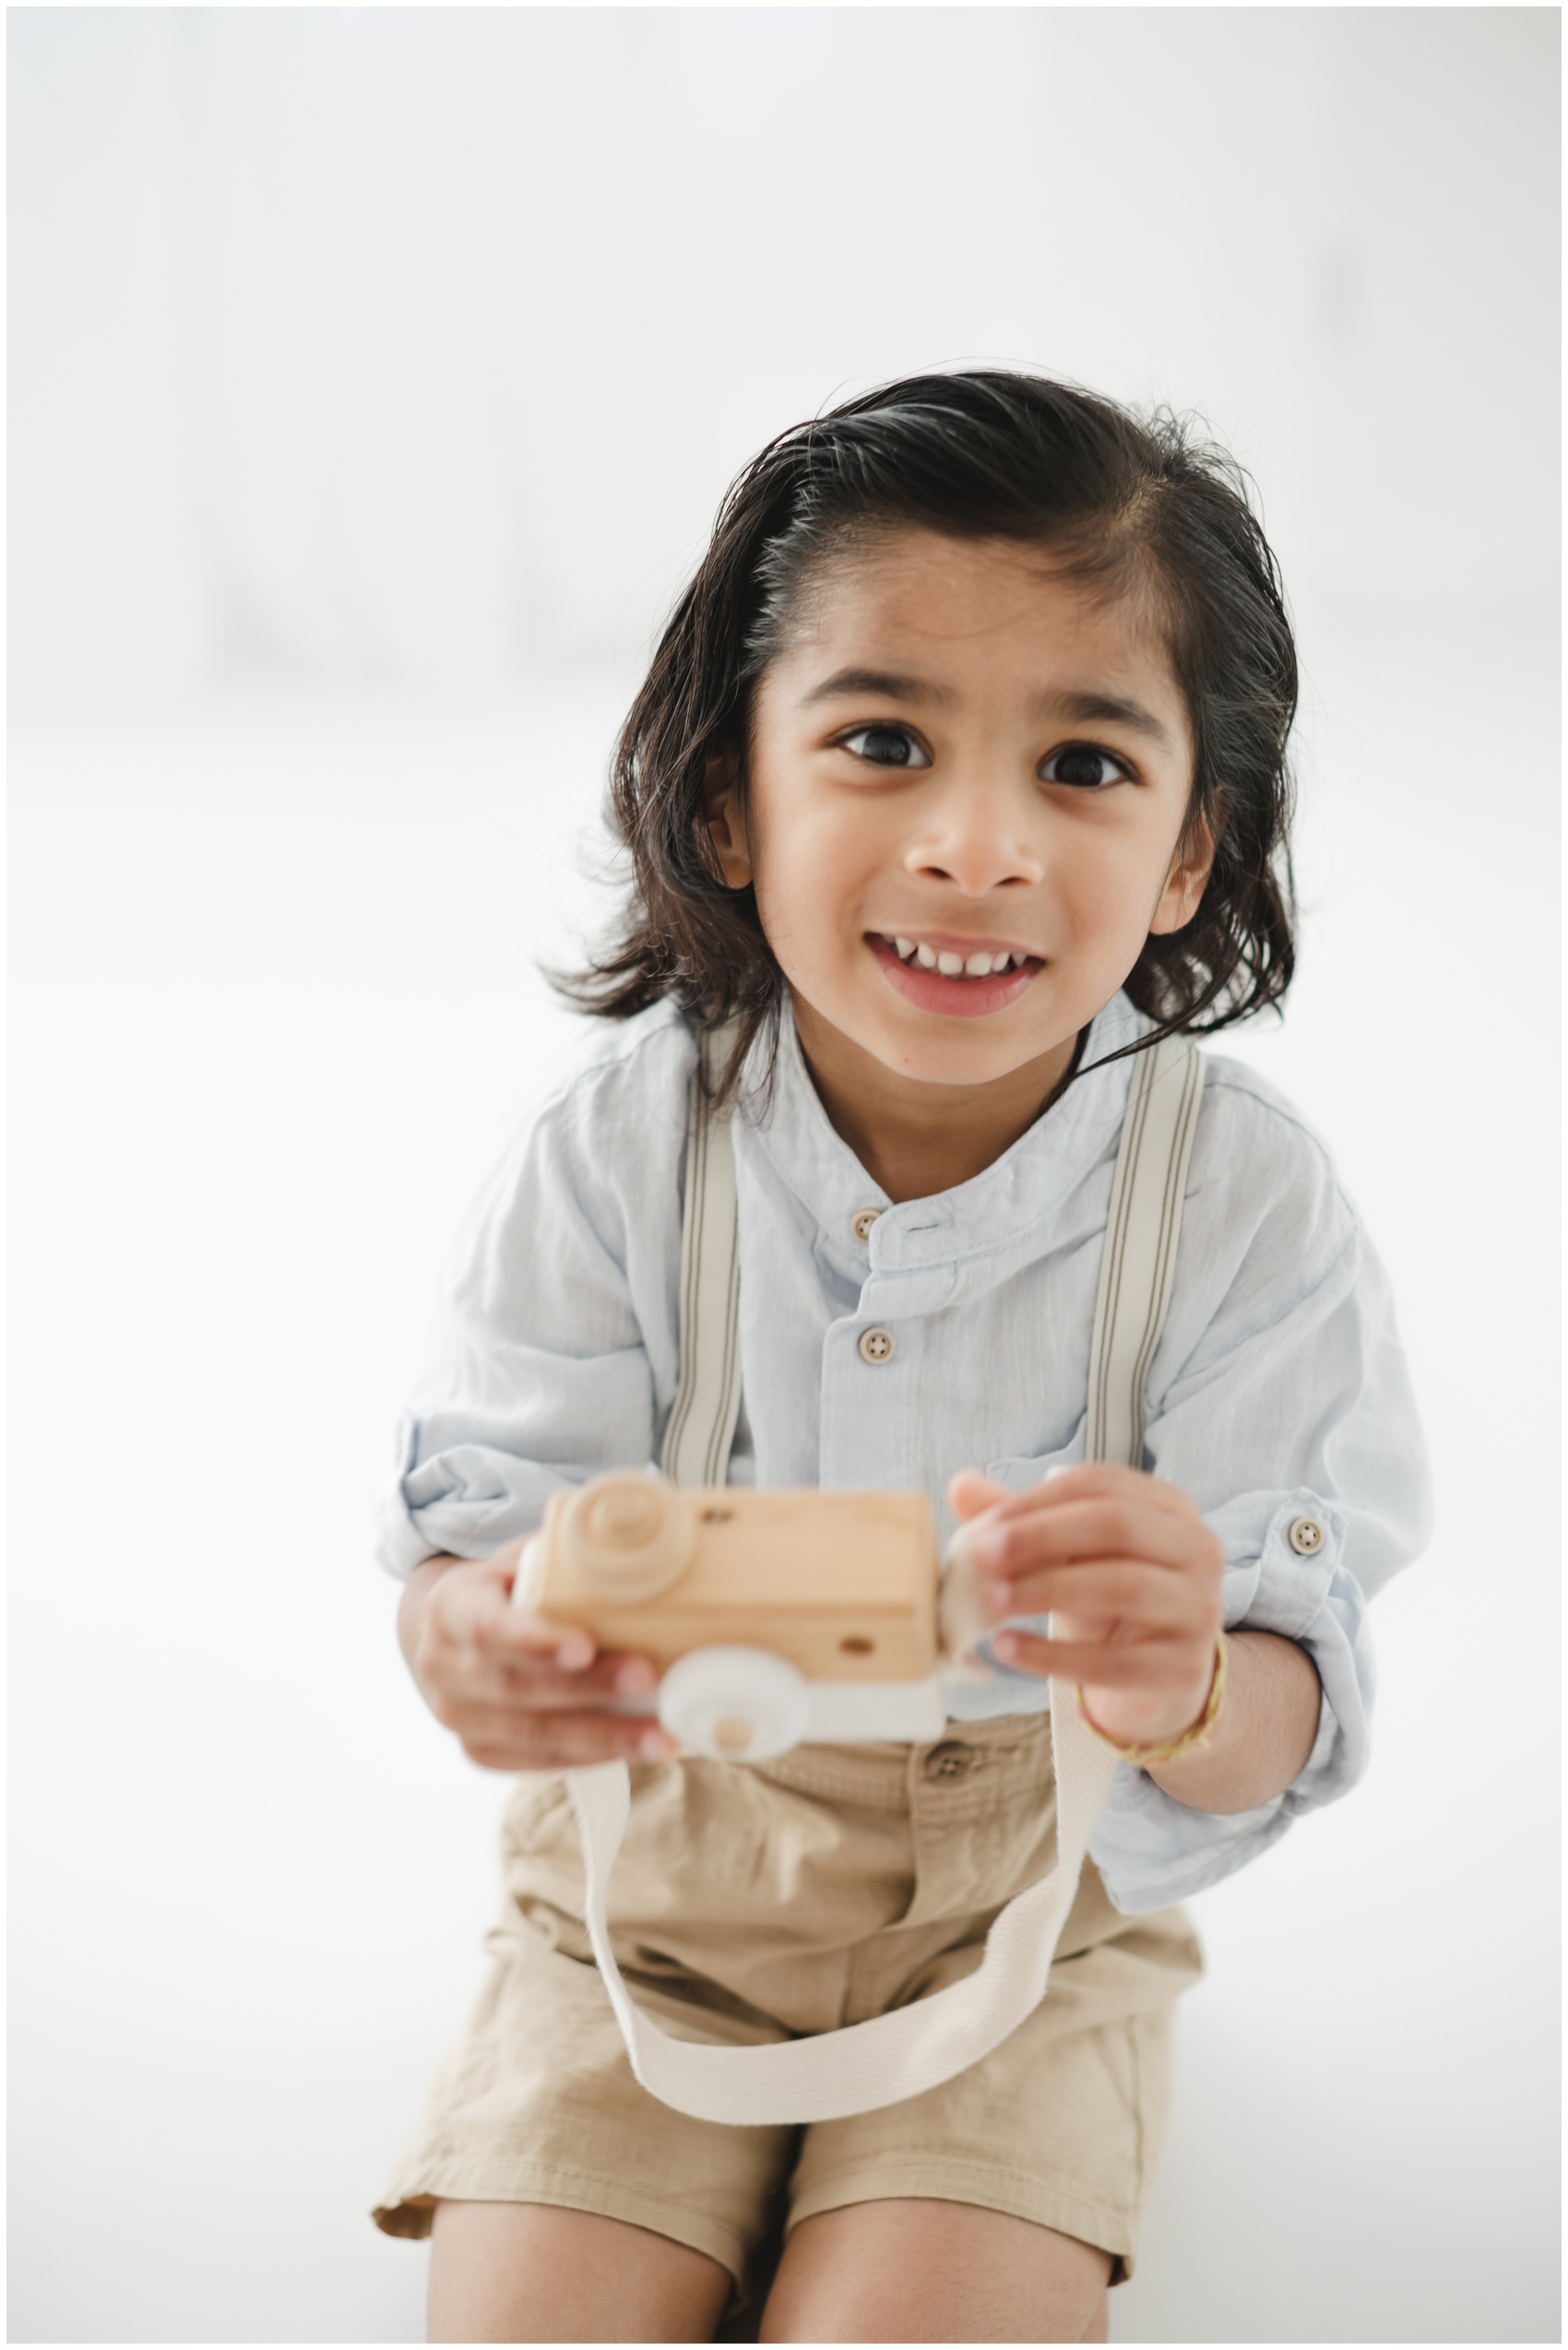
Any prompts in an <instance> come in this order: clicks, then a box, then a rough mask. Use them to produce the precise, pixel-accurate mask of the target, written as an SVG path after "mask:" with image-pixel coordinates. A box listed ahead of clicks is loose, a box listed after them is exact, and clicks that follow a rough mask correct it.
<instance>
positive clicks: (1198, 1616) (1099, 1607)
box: [947, 1462, 1225, 1745]
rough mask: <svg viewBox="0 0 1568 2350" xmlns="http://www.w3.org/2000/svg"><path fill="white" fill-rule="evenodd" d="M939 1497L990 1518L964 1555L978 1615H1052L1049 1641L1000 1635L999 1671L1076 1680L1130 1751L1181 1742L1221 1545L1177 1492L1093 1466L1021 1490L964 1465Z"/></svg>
mask: <svg viewBox="0 0 1568 2350" xmlns="http://www.w3.org/2000/svg"><path fill="white" fill-rule="evenodd" d="M947 1498H948V1500H949V1501H951V1503H952V1505H953V1507H954V1509H955V1510H956V1513H957V1514H958V1516H959V1517H961V1518H964V1519H975V1518H980V1517H983V1518H984V1521H985V1523H984V1524H983V1525H977V1526H976V1527H975V1529H974V1531H973V1533H972V1534H971V1535H970V1536H969V1537H968V1540H967V1545H966V1547H967V1549H968V1555H969V1558H970V1560H971V1561H972V1562H973V1565H974V1568H975V1570H976V1571H977V1579H978V1581H979V1584H980V1606H981V1608H982V1609H983V1612H984V1614H985V1615H986V1617H987V1618H988V1619H989V1620H991V1621H992V1622H993V1623H995V1622H999V1621H1001V1620H1004V1619H1005V1618H1006V1617H1009V1616H1043V1615H1046V1614H1049V1615H1050V1616H1051V1632H1052V1633H1053V1635H1054V1637H1053V1638H1052V1639H1051V1640H1039V1639H1037V1638H1035V1637H1034V1636H1033V1635H1031V1634H1030V1633H1028V1632H998V1633H997V1634H996V1636H995V1640H994V1643H993V1644H994V1647H995V1650H996V1654H997V1655H998V1656H999V1657H1001V1658H1002V1660H1003V1661H1004V1663H1005V1664H1008V1665H1012V1666H1014V1667H1015V1668H1016V1669H1017V1670H1019V1671H1021V1672H1026V1673H1039V1674H1040V1675H1042V1676H1045V1675H1051V1676H1054V1678H1056V1679H1059V1680H1064V1681H1073V1682H1077V1683H1078V1684H1080V1685H1081V1687H1082V1689H1083V1693H1084V1704H1085V1707H1086V1708H1087V1712H1088V1714H1089V1715H1090V1717H1091V1719H1092V1720H1093V1721H1094V1722H1095V1723H1096V1725H1097V1726H1098V1727H1099V1728H1100V1729H1102V1730H1104V1731H1105V1732H1106V1733H1107V1734H1108V1735H1109V1736H1110V1737H1111V1738H1113V1739H1120V1740H1122V1741H1123V1742H1124V1743H1127V1744H1129V1745H1130V1744H1134V1743H1138V1744H1148V1745H1156V1744H1159V1743H1162V1742H1163V1741H1164V1740H1166V1739H1174V1738H1179V1737H1180V1736H1181V1734H1182V1731H1183V1730H1185V1729H1186V1728H1188V1727H1190V1725H1191V1724H1192V1723H1194V1722H1195V1721H1196V1720H1197V1718H1198V1716H1199V1715H1200V1714H1201V1713H1202V1712H1203V1709H1204V1706H1205V1704H1206V1701H1207V1698H1208V1692H1209V1684H1210V1682H1211V1681H1212V1679H1213V1677H1214V1669H1215V1644H1216V1639H1217V1636H1218V1632H1219V1631H1220V1628H1221V1617H1220V1606H1219V1585H1220V1577H1221V1575H1222V1573H1223V1572H1224V1567H1225V1550H1224V1546H1223V1545H1222V1543H1221V1542H1220V1540H1219V1537H1218V1535H1215V1534H1213V1533H1211V1532H1210V1530H1209V1528H1208V1527H1207V1526H1206V1525H1205V1524H1204V1522H1203V1519H1202V1518H1201V1517H1200V1516H1199V1514H1198V1511H1197V1507H1196V1504H1195V1503H1194V1502H1193V1501H1191V1500H1189V1498H1188V1496H1187V1495H1186V1494H1185V1493H1183V1492H1182V1491H1181V1490H1180V1489H1179V1488H1178V1487H1176V1486H1174V1485H1164V1484H1161V1482H1160V1481H1159V1479H1158V1478H1153V1477H1148V1476H1146V1474H1145V1473H1144V1472H1143V1471H1142V1470H1141V1469H1130V1468H1117V1467H1112V1466H1110V1465H1109V1464H1107V1463H1103V1462H1100V1463H1094V1464H1091V1465H1088V1466H1084V1467H1082V1468H1075V1469H1067V1470H1065V1471H1063V1473H1062V1474H1060V1475H1058V1476H1055V1477H1051V1478H1046V1479H1045V1480H1044V1481H1043V1482H1042V1483H1041V1484H1039V1485H1036V1486H1032V1487H1031V1488H1030V1489H1029V1490H1028V1492H1026V1493H1015V1492H1013V1491H1012V1490H1010V1489H1009V1488H1007V1487H1006V1486H1003V1485H997V1484H995V1483H993V1482H992V1479H991V1478H988V1477H982V1476H981V1475H980V1472H979V1470H977V1469H966V1470H965V1471H963V1473H962V1474H961V1475H959V1476H957V1477H956V1478H954V1479H953V1481H952V1484H951V1485H950V1486H949V1487H948V1489H947Z"/></svg>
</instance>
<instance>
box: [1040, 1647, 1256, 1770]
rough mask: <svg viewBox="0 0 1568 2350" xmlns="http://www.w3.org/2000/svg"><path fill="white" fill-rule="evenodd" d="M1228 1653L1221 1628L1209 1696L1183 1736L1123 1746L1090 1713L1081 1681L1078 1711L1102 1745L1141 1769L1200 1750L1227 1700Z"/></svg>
mask: <svg viewBox="0 0 1568 2350" xmlns="http://www.w3.org/2000/svg"><path fill="white" fill-rule="evenodd" d="M1229 1653H1230V1652H1229V1644H1228V1643H1227V1641H1226V1638H1225V1634H1224V1633H1223V1632H1216V1633H1215V1635H1214V1675H1213V1678H1212V1679H1211V1680H1210V1682H1209V1685H1208V1696H1207V1697H1206V1700H1205V1701H1204V1710H1203V1712H1202V1713H1201V1714H1200V1715H1198V1718H1197V1720H1196V1721H1195V1722H1194V1723H1192V1724H1190V1725H1189V1727H1187V1728H1186V1729H1184V1730H1183V1731H1182V1735H1181V1737H1180V1738H1171V1739H1165V1741H1164V1742H1163V1744H1161V1745H1158V1746H1140V1745H1138V1744H1137V1742H1136V1740H1134V1742H1133V1743H1132V1744H1131V1745H1128V1746H1123V1743H1122V1740H1121V1739H1115V1738H1112V1737H1111V1733H1110V1731H1109V1730H1102V1729H1101V1728H1100V1727H1099V1723H1098V1722H1097V1721H1096V1720H1095V1719H1094V1718H1093V1716H1092V1715H1091V1714H1090V1712H1089V1709H1088V1707H1087V1705H1086V1704H1085V1703H1084V1689H1083V1683H1082V1682H1081V1681H1080V1682H1079V1684H1078V1686H1077V1688H1076V1689H1075V1691H1074V1692H1073V1694H1074V1696H1075V1698H1076V1699H1077V1701H1078V1712H1079V1715H1080V1716H1081V1717H1082V1719H1083V1721H1084V1723H1085V1725H1086V1727H1087V1728H1089V1729H1091V1730H1092V1731H1093V1732H1094V1734H1095V1736H1096V1738H1097V1739H1099V1742H1100V1744H1101V1746H1108V1747H1109V1748H1110V1749H1111V1752H1112V1754H1119V1755H1120V1756H1121V1758H1122V1760H1123V1762H1135V1763H1136V1764H1137V1765H1138V1767H1139V1769H1140V1770H1144V1771H1146V1770H1147V1769H1148V1767H1149V1765H1150V1764H1151V1763H1153V1762H1176V1761H1177V1760H1178V1759H1179V1758H1180V1757H1181V1756H1182V1755H1183V1754H1197V1753H1200V1752H1201V1751H1202V1750H1203V1749H1204V1748H1205V1747H1206V1745H1207V1744H1208V1742H1209V1739H1211V1738H1212V1737H1213V1735H1214V1726H1215V1724H1216V1722H1218V1719H1219V1709H1220V1707H1221V1706H1222V1705H1223V1704H1224V1703H1225V1663H1226V1658H1227V1657H1228V1656H1229Z"/></svg>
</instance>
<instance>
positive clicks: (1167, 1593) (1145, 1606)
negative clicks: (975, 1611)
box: [981, 1559, 1218, 1633]
mask: <svg viewBox="0 0 1568 2350" xmlns="http://www.w3.org/2000/svg"><path fill="white" fill-rule="evenodd" d="M981 1588H982V1591H983V1594H984V1599H985V1604H986V1606H987V1608H989V1610H990V1612H991V1614H992V1618H993V1619H999V1618H1002V1617H1005V1616H1044V1615H1050V1614H1052V1613H1055V1614H1060V1615H1066V1616H1115V1617H1119V1618H1121V1619H1122V1620H1124V1621H1127V1622H1129V1623H1133V1624H1137V1625H1140V1626H1143V1625H1146V1626H1147V1628H1148V1630H1149V1631H1150V1632H1154V1633H1159V1632H1184V1631H1186V1630H1188V1629H1189V1628H1190V1629H1193V1630H1196V1629H1197V1628H1198V1627H1199V1626H1200V1625H1201V1624H1202V1623H1203V1622H1204V1621H1205V1620H1209V1619H1211V1618H1212V1615H1213V1612H1214V1608H1215V1606H1216V1605H1217V1604H1218V1603H1217V1602H1216V1601H1215V1600H1213V1599H1212V1598H1211V1596H1210V1595H1209V1594H1208V1592H1207V1591H1206V1590H1205V1589H1204V1588H1203V1587H1202V1586H1201V1585H1197V1584H1194V1582H1193V1580H1192V1579H1191V1578H1190V1577H1189V1576H1186V1575H1174V1574H1172V1573H1170V1569H1169V1568H1167V1567H1159V1566H1150V1565H1149V1563H1148V1562H1147V1561H1146V1560H1143V1559H1096V1560H1094V1561H1090V1562H1087V1563H1081V1564H1075V1565H1071V1566H1063V1567H1046V1568H1042V1569H1039V1570H1037V1571H1035V1572H1033V1573H1028V1574H1021V1575H1016V1576H1014V1577H1013V1578H1012V1579H1011V1580H1010V1581H1007V1582H998V1581H996V1580H995V1579H993V1578H991V1577H987V1579H986V1581H985V1583H984V1584H982V1586H981Z"/></svg>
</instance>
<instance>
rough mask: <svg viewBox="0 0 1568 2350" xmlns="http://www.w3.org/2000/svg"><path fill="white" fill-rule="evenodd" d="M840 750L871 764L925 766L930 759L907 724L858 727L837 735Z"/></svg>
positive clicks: (879, 765)
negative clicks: (850, 731)
mask: <svg viewBox="0 0 1568 2350" xmlns="http://www.w3.org/2000/svg"><path fill="white" fill-rule="evenodd" d="M838 748H839V749H840V750H841V751H852V752H853V753H854V754H855V756H856V758H857V759H865V760H868V761H869V762H870V764H871V765H872V766H873V767H929V766H930V765H931V759H930V756H929V754H927V753H926V752H925V751H924V750H922V748H921V745H920V744H919V743H918V742H916V741H915V738H914V736H913V735H912V734H911V733H910V732H909V729H908V728H907V727H902V726H885V725H884V726H858V727H856V728H855V729H854V730H853V732H852V733H849V734H841V735H840V736H839V737H838Z"/></svg>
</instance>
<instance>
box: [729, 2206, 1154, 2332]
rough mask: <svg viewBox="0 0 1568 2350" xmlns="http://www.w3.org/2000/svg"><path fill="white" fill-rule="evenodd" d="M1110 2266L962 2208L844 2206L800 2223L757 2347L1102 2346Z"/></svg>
mask: <svg viewBox="0 0 1568 2350" xmlns="http://www.w3.org/2000/svg"><path fill="white" fill-rule="evenodd" d="M1110 2276H1111V2259H1110V2255H1109V2254H1108V2253H1105V2252H1100V2251H1097V2250H1096V2249H1095V2248H1094V2247H1093V2246H1092V2245H1089V2244H1081V2243H1079V2241H1078V2240H1077V2238H1076V2237H1073V2236H1062V2235H1059V2234H1058V2233H1057V2231H1056V2229H1055V2228H1053V2227H1039V2226H1036V2225H1035V2224H1034V2223H1033V2222H1032V2221H1030V2220H1024V2219H1013V2218H1010V2217H1009V2216H1008V2215H1007V2214H1006V2213H1004V2212H992V2211H985V2210H982V2209H980V2207H979V2206H977V2205H975V2204H971V2203H948V2202H935V2201H929V2202H928V2201H923V2200H922V2201H917V2200H915V2199H913V2198H907V2199H904V2200H900V2201H896V2202H877V2203H847V2204H844V2205H842V2206H841V2207H840V2208H838V2209H837V2210H835V2211H828V2212H819V2213H817V2214H815V2216H814V2218H811V2219H805V2220H802V2222H801V2224H800V2225H799V2226H798V2227H797V2228H796V2230H795V2232H794V2234H793V2235H792V2236H791V2237H790V2241H789V2243H788V2244H787V2245H786V2247H785V2249H784V2257H783V2259H782V2261H780V2262H779V2265H778V2277H777V2278H776V2280H775V2282H774V2286H773V2291H772V2292H771V2294H770V2295H769V2296H768V2301H767V2307H766V2309H765V2310H764V2312H763V2320H762V2327H761V2332H760V2336H759V2338H760V2340H762V2341H764V2342H1104V2341H1106V2340H1107V2339H1108V2334H1107V2321H1106V2302H1105V2289H1106V2285H1107V2284H1108V2283H1109V2281H1110Z"/></svg>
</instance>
